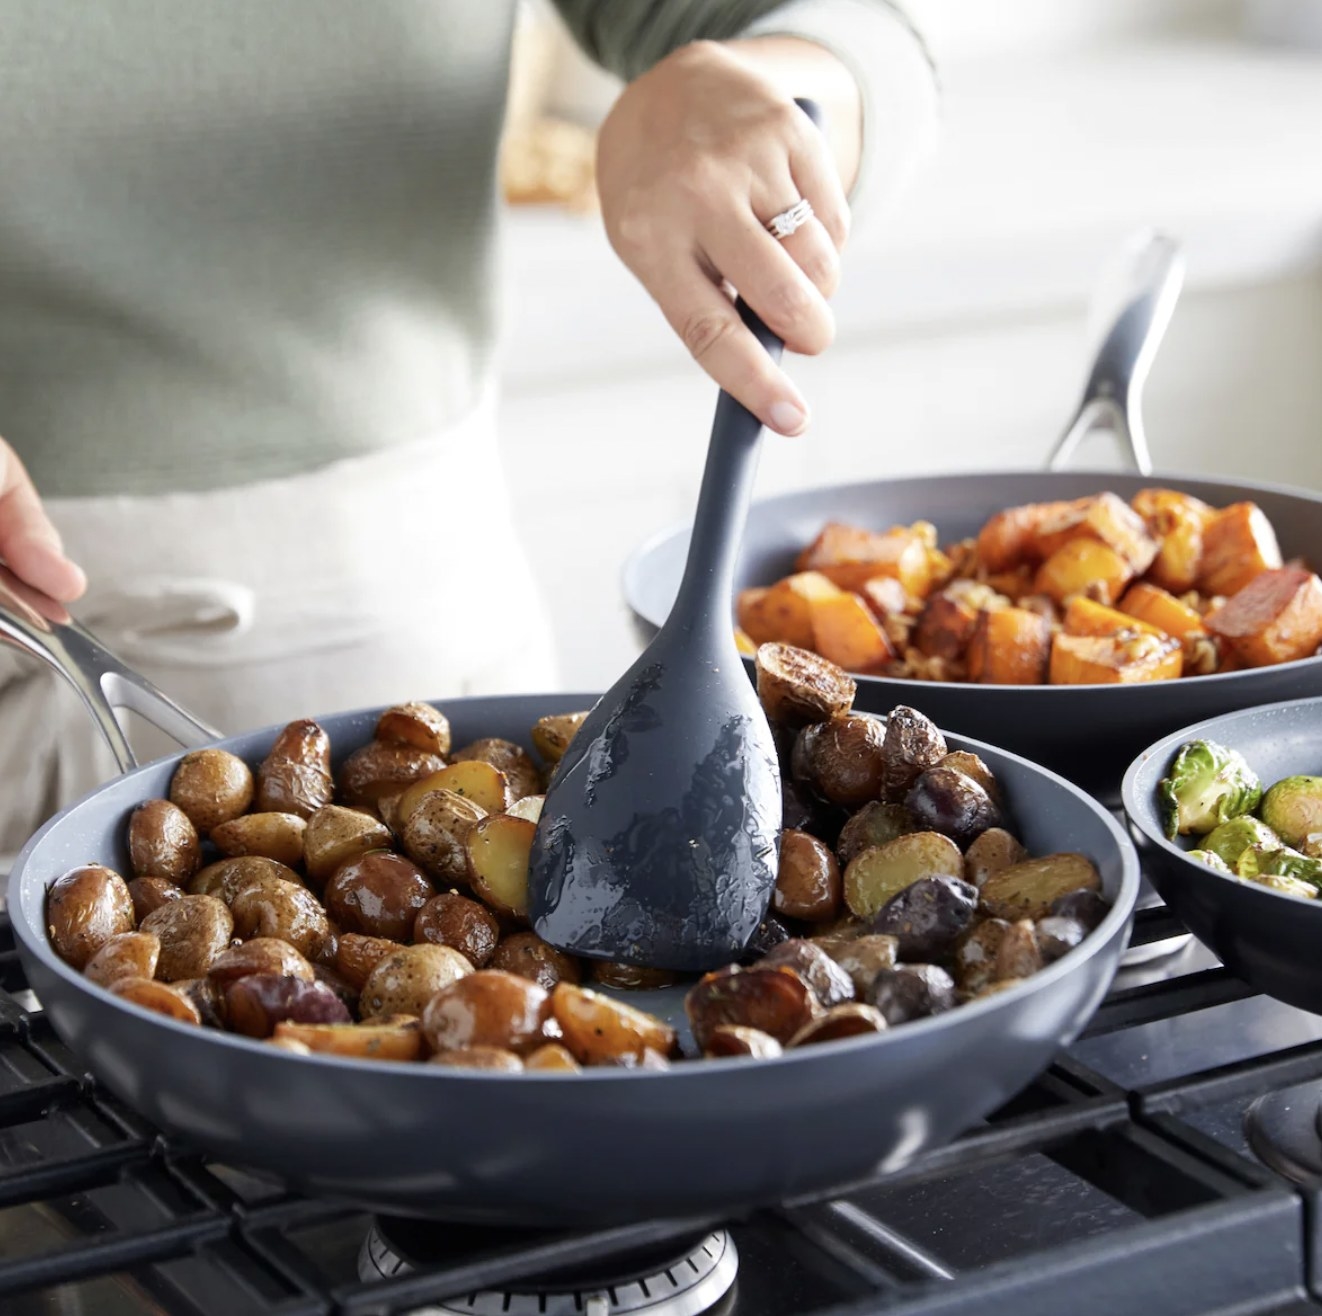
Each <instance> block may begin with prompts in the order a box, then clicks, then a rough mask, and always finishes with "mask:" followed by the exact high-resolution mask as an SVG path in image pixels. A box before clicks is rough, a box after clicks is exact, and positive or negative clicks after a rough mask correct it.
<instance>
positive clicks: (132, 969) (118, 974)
mask: <svg viewBox="0 0 1322 1316" xmlns="http://www.w3.org/2000/svg"><path fill="white" fill-rule="evenodd" d="M160 954H161V943H160V940H159V938H157V937H156V936H155V935H154V934H153V933H150V932H117V933H116V934H115V935H114V936H113V937H111V938H110V940H109V941H107V942H106V943H105V944H104V945H103V946H102V947H101V949H100V950H99V951H97V953H96V954H95V955H93V956H92V958H91V959H90V960H88V961H87V966H86V967H85V968H84V969H83V976H84V977H85V978H87V979H88V980H89V981H91V982H94V983H97V984H99V985H100V986H102V987H109V986H110V984H111V983H112V982H114V981H115V980H116V979H118V978H154V977H155V976H156V961H157V959H159V958H160Z"/></svg>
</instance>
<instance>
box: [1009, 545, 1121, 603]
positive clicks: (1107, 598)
mask: <svg viewBox="0 0 1322 1316" xmlns="http://www.w3.org/2000/svg"><path fill="white" fill-rule="evenodd" d="M1133 575H1134V572H1133V569H1132V568H1131V567H1130V565H1129V563H1128V562H1127V561H1126V560H1125V559H1124V558H1123V557H1121V556H1120V554H1119V553H1117V552H1116V551H1115V549H1113V548H1111V547H1109V546H1108V545H1106V544H1103V543H1102V542H1101V541H1100V540H1098V539H1071V540H1070V541H1069V542H1068V543H1067V544H1064V545H1062V546H1061V547H1060V548H1058V549H1057V550H1056V551H1055V552H1054V553H1053V554H1052V555H1051V556H1050V557H1049V558H1047V560H1046V561H1045V562H1044V563H1042V565H1041V566H1040V567H1039V568H1038V571H1037V577H1036V579H1035V581H1034V589H1035V591H1036V592H1037V593H1038V594H1046V595H1048V596H1049V597H1051V598H1053V599H1055V601H1056V602H1057V603H1064V602H1065V600H1066V599H1067V598H1069V596H1070V595H1071V594H1087V595H1089V596H1090V597H1092V598H1096V599H1097V600H1098V601H1099V602H1101V603H1108V604H1109V603H1114V602H1115V601H1116V599H1118V598H1119V597H1120V595H1121V594H1122V593H1123V592H1124V588H1125V586H1126V585H1128V584H1129V582H1130V580H1131V579H1132V578H1133Z"/></svg>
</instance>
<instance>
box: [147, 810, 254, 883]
mask: <svg viewBox="0 0 1322 1316" xmlns="http://www.w3.org/2000/svg"><path fill="white" fill-rule="evenodd" d="M225 825H227V826H228V825H229V824H225ZM128 845H129V866H130V867H131V868H132V869H133V876H134V877H163V878H165V880H166V881H167V882H173V883H174V884H175V885H176V886H182V885H183V884H184V883H185V882H186V881H188V879H189V878H190V877H192V875H193V874H194V873H195V872H196V871H197V866H198V864H200V863H201V862H202V844H201V842H200V841H199V840H198V836H197V828H196V827H194V826H193V824H192V822H191V820H190V819H189V817H188V815H187V814H186V813H185V812H184V811H183V810H182V809H181V808H179V806H178V805H177V804H171V803H170V801H169V800H145V801H144V802H143V803H142V804H139V805H138V807H137V808H136V809H134V810H133V812H132V813H131V814H130V815H129V834H128Z"/></svg>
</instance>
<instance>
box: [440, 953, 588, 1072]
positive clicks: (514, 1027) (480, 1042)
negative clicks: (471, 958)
mask: <svg viewBox="0 0 1322 1316" xmlns="http://www.w3.org/2000/svg"><path fill="white" fill-rule="evenodd" d="M550 1018H551V998H550V996H549V995H548V994H547V992H546V991H544V990H543V989H542V988H541V987H539V986H538V985H537V984H536V983H535V982H529V981H528V979H526V978H519V977H516V976H515V975H514V974H512V973H502V972H500V971H499V970H492V969H483V970H480V971H479V972H477V973H471V974H469V975H468V976H467V977H463V978H459V979H458V980H456V981H455V982H452V983H451V984H450V985H449V986H447V987H444V988H442V989H441V990H440V991H438V992H436V993H434V994H433V996H432V998H431V1000H430V1001H429V1002H428V1003H427V1006H426V1009H425V1010H424V1011H423V1014H422V1031H423V1034H424V1036H425V1037H426V1038H427V1045H428V1046H430V1047H431V1049H432V1050H433V1051H462V1050H465V1049H467V1048H468V1047H473V1046H496V1047H500V1048H502V1049H503V1050H506V1051H512V1052H514V1053H515V1054H516V1055H525V1054H527V1053H528V1052H531V1051H535V1050H537V1048H538V1047H540V1046H541V1045H543V1043H545V1042H546V1041H547V1040H548V1039H547V1036H546V1024H547V1021H548V1020H549V1019H550ZM569 1049H570V1050H571V1051H572V1050H573V1047H572V1045H571V1046H569Z"/></svg>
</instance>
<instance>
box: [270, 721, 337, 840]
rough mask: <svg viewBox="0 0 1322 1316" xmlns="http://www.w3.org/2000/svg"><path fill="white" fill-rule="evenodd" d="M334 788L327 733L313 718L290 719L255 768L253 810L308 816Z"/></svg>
mask: <svg viewBox="0 0 1322 1316" xmlns="http://www.w3.org/2000/svg"><path fill="white" fill-rule="evenodd" d="M334 791H335V783H334V781H332V779H331V747H330V737H329V736H328V735H327V734H326V733H325V731H323V730H322V729H321V727H319V726H318V725H317V724H316V723H315V722H313V721H311V720H310V719H308V718H302V719H300V720H299V721H297V722H291V723H290V724H289V725H288V726H287V727H285V728H284V729H283V730H282V731H281V732H280V734H279V735H278V736H276V738H275V742H274V744H272V746H271V749H270V751H269V752H268V754H267V755H266V757H265V758H264V759H263V760H262V763H261V766H260V767H259V768H258V769H257V812H259V813H293V814H297V815H298V817H300V818H310V817H312V815H313V814H314V813H316V811H317V810H318V809H320V808H321V806H322V805H323V804H329V803H330V801H331V796H332V795H333V794H334Z"/></svg>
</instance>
